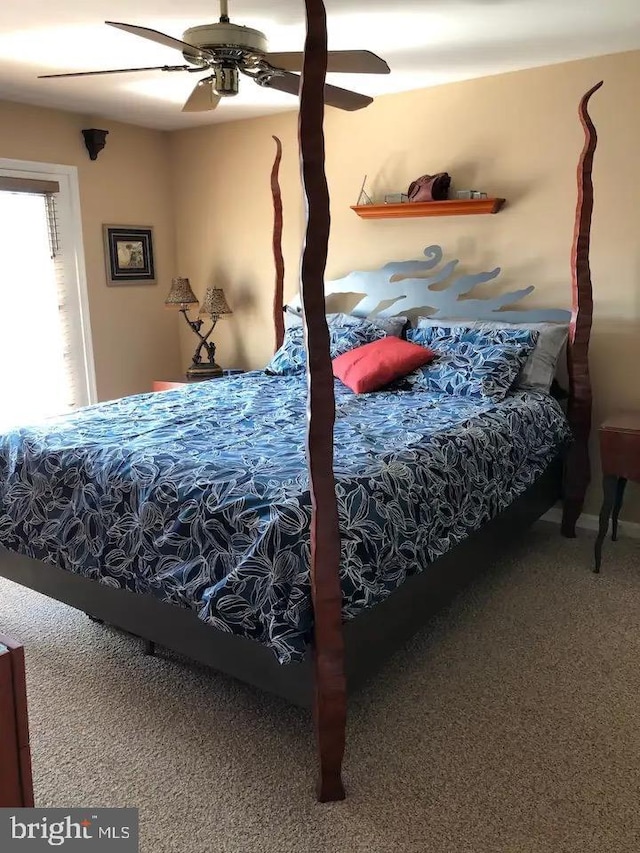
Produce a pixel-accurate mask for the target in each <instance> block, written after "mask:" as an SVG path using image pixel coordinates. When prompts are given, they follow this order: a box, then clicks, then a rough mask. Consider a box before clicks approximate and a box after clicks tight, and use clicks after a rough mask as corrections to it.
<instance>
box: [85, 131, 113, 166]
mask: <svg viewBox="0 0 640 853" xmlns="http://www.w3.org/2000/svg"><path fill="white" fill-rule="evenodd" d="M108 134H109V131H108V130H98V128H96V127H89V128H87V129H86V130H83V131H82V135H83V136H84V144H85V145H86V147H87V151H88V152H89V157H91V159H92V160H97V159H98V154H99V153H100V152H101V151H102V149H103V148H104V146H105V145H106V144H107V136H108Z"/></svg>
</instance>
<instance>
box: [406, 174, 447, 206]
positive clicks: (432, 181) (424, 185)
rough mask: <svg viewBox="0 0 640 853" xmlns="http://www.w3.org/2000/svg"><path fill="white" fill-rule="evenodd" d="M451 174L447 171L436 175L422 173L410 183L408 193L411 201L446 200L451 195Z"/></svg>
mask: <svg viewBox="0 0 640 853" xmlns="http://www.w3.org/2000/svg"><path fill="white" fill-rule="evenodd" d="M450 186H451V176H450V175H449V174H448V173H447V172H438V173H437V174H436V175H422V176H421V177H420V178H416V180H415V181H412V182H411V183H410V184H409V189H408V190H407V195H408V196H409V201H410V202H415V201H444V200H445V199H446V198H447V197H448V196H449V187H450Z"/></svg>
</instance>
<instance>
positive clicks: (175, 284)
mask: <svg viewBox="0 0 640 853" xmlns="http://www.w3.org/2000/svg"><path fill="white" fill-rule="evenodd" d="M164 304H165V305H168V306H169V307H170V308H174V307H175V308H183V307H184V306H185V305H197V304H198V300H197V298H196V295H195V293H194V292H193V290H191V285H190V284H189V279H188V278H173V279H171V290H170V291H169V293H168V294H167V298H166V299H165V300H164Z"/></svg>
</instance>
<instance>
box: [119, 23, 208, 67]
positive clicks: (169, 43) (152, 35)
mask: <svg viewBox="0 0 640 853" xmlns="http://www.w3.org/2000/svg"><path fill="white" fill-rule="evenodd" d="M105 24H108V26H110V27H117V29H119V30H124V31H125V33H131V35H133V36H141V37H142V38H145V39H150V40H151V41H155V42H157V43H158V44H164V45H165V46H166V47H173V48H175V49H176V50H179V51H181V52H182V53H186V54H187V55H188V56H193V58H194V59H198V57H200V56H205V57H209V56H211V55H212V54H211V52H210V51H208V50H200V48H199V47H195V46H194V45H192V44H187V42H186V41H180V39H176V38H173V36H168V35H165V33H161V32H158V30H151V29H149V27H139V26H137V25H135V24H120V23H117V22H116V21H105Z"/></svg>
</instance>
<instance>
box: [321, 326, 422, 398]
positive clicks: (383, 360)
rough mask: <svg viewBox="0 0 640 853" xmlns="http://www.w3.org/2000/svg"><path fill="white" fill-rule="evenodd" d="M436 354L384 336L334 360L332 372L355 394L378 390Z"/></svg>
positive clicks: (417, 345) (420, 365)
mask: <svg viewBox="0 0 640 853" xmlns="http://www.w3.org/2000/svg"><path fill="white" fill-rule="evenodd" d="M434 357H435V353H434V352H433V350H430V349H429V348H428V347H424V346H420V345H419V344H412V343H409V342H408V341H403V340H400V338H394V337H387V338H382V339H381V340H379V341H373V343H370V344H364V346H361V347H357V348H356V349H352V350H349V352H345V353H343V354H342V355H339V356H337V357H336V358H334V359H333V375H334V376H337V378H338V379H340V381H341V382H343V383H344V384H345V385H346V386H347V387H348V388H351V390H352V391H355V393H356V394H366V393H368V392H369V391H377V390H378V389H379V388H383V387H384V386H385V385H388V384H389V383H390V382H393V380H394V379H400V377H401V376H406V375H407V373H411V372H412V371H414V370H417V369H418V368H419V367H422V366H423V365H425V364H427V363H428V362H429V361H431V360H432V359H433V358H434Z"/></svg>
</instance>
